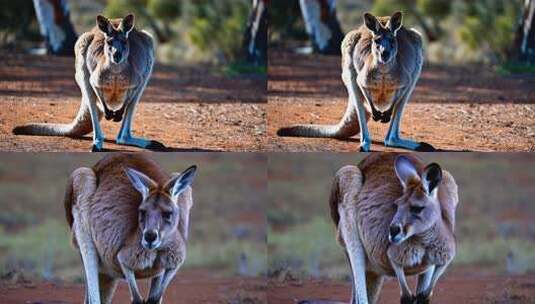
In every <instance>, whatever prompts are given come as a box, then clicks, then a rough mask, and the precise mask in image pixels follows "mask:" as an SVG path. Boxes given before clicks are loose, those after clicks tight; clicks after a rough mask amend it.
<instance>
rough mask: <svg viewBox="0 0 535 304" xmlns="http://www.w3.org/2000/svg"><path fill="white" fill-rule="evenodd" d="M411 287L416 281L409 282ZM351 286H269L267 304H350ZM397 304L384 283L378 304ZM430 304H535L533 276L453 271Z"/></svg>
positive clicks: (395, 290)
mask: <svg viewBox="0 0 535 304" xmlns="http://www.w3.org/2000/svg"><path fill="white" fill-rule="evenodd" d="M411 284H412V285H411V286H414V284H415V281H413V280H412V279H411ZM350 288H351V287H350V285H349V284H348V283H338V282H332V281H326V280H307V281H304V282H301V281H296V282H282V283H281V282H277V281H270V282H269V283H268V303H269V304H290V303H297V302H299V301H301V300H305V299H320V300H321V299H330V300H337V301H345V302H348V301H349V297H350ZM391 303H399V287H398V284H397V282H396V281H395V280H394V279H389V280H388V281H386V283H385V285H384V286H383V290H382V292H381V296H380V298H379V304H391ZM432 303H439V304H529V303H535V275H522V276H496V275H488V274H485V275H484V274H478V273H472V272H467V271H455V272H452V273H448V274H446V275H445V277H444V278H442V279H441V280H440V281H439V282H438V284H437V287H436V288H435V291H434V295H433V301H432Z"/></svg>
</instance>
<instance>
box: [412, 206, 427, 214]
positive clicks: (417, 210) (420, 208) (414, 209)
mask: <svg viewBox="0 0 535 304" xmlns="http://www.w3.org/2000/svg"><path fill="white" fill-rule="evenodd" d="M424 208H425V207H419V206H411V213H414V214H420V212H422V210H424Z"/></svg>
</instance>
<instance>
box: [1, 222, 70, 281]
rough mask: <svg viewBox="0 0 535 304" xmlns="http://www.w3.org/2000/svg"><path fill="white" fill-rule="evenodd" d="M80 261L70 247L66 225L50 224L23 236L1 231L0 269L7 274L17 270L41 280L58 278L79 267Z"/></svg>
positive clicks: (60, 223) (22, 232)
mask: <svg viewBox="0 0 535 304" xmlns="http://www.w3.org/2000/svg"><path fill="white" fill-rule="evenodd" d="M78 264H79V257H78V255H77V253H76V251H75V250H74V249H73V248H72V246H71V243H70V234H69V232H68V229H67V226H66V224H64V223H62V222H59V221H57V220H52V219H50V220H47V221H45V222H44V223H43V224H41V225H36V226H29V227H28V228H26V229H24V230H22V231H21V232H19V233H10V232H6V231H5V230H3V229H2V228H0V265H1V269H3V271H10V270H12V269H17V270H19V271H22V272H29V273H32V274H35V276H37V277H41V278H45V279H50V278H55V277H57V275H58V272H59V271H61V270H63V269H65V268H71V267H77V266H78Z"/></svg>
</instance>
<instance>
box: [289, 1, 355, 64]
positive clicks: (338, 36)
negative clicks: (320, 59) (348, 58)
mask: <svg viewBox="0 0 535 304" xmlns="http://www.w3.org/2000/svg"><path fill="white" fill-rule="evenodd" d="M299 4H300V6H301V13H302V14H303V20H304V21H305V27H306V30H307V33H308V35H309V36H310V39H311V41H312V45H313V47H314V51H316V52H319V53H320V54H338V55H339V54H340V44H341V43H342V40H343V39H344V33H343V32H342V29H341V27H340V22H338V18H337V16H336V0H299Z"/></svg>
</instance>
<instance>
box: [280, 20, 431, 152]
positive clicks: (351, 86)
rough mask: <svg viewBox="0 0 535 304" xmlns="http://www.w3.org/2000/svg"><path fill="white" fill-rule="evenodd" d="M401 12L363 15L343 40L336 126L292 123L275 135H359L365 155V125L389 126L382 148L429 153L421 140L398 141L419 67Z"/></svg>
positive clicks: (414, 37) (418, 41)
mask: <svg viewBox="0 0 535 304" xmlns="http://www.w3.org/2000/svg"><path fill="white" fill-rule="evenodd" d="M402 19H403V16H402V13H401V12H396V13H394V14H393V15H392V16H390V17H375V16H373V15H372V14H370V13H365V14H364V24H363V25H362V26H360V27H359V28H358V29H356V30H353V31H351V32H349V33H348V34H347V35H346V36H345V38H344V40H343V41H342V46H341V52H342V81H343V83H344V85H345V87H346V89H347V92H348V95H349V98H348V104H347V108H346V112H345V114H344V116H343V118H342V119H341V120H340V122H339V123H338V124H337V125H294V126H290V127H284V128H281V129H279V130H278V131H277V135H279V136H303V137H330V138H340V139H344V138H349V137H351V136H353V135H356V134H357V133H359V132H360V150H361V151H369V150H370V145H371V137H370V134H369V132H368V127H367V122H368V120H369V117H370V115H371V116H372V117H373V120H374V121H380V122H381V123H389V122H390V121H391V118H392V116H393V118H392V121H391V122H390V126H389V128H388V132H387V135H386V137H385V140H384V144H385V146H387V147H398V148H405V149H410V150H416V151H434V150H435V149H434V148H433V146H431V145H429V144H427V143H424V142H415V141H413V140H409V139H403V138H401V137H400V135H399V126H400V123H401V117H402V115H403V110H404V108H405V105H406V104H407V102H408V101H409V99H410V97H411V95H412V92H413V91H414V87H415V85H416V82H417V81H418V78H419V77H420V73H421V71H422V65H423V48H422V38H421V35H420V34H419V33H418V32H417V31H416V30H414V29H407V28H405V27H404V26H403V24H402Z"/></svg>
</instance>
